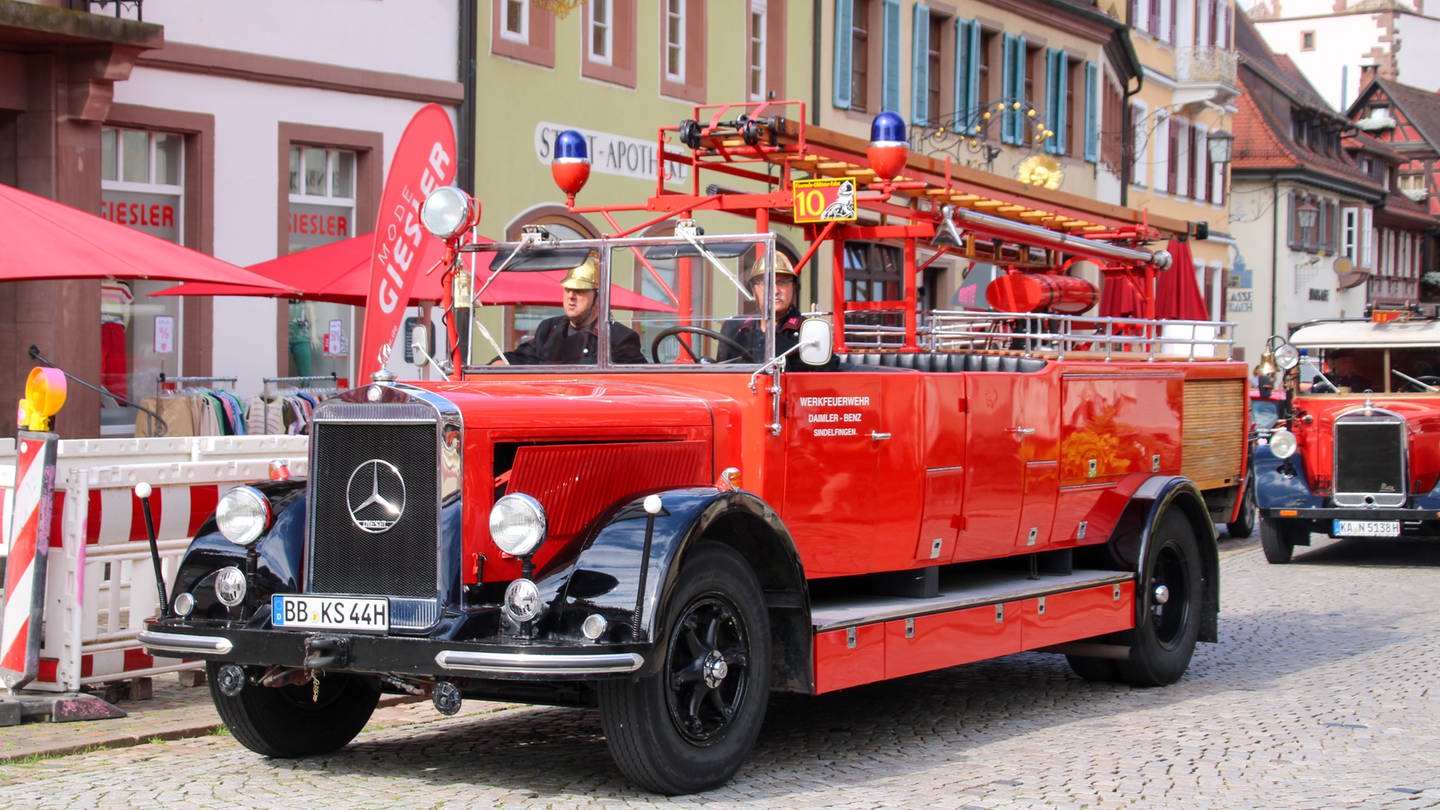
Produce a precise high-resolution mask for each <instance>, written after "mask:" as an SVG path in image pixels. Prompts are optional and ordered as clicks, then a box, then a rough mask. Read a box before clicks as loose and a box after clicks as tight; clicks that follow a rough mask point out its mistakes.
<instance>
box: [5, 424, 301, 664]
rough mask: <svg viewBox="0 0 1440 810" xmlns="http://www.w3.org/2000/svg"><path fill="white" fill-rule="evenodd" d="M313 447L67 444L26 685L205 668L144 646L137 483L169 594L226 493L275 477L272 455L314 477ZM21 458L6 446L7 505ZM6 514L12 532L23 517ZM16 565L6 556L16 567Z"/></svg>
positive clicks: (264, 441)
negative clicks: (40, 621)
mask: <svg viewBox="0 0 1440 810" xmlns="http://www.w3.org/2000/svg"><path fill="white" fill-rule="evenodd" d="M307 446H308V438H307V437H304V436H274V435H256V436H224V437H220V436H211V437H185V438H174V439H91V440H77V441H61V442H60V443H59V448H58V455H57V474H56V480H55V494H54V498H53V509H54V515H55V516H56V518H55V520H53V521H52V525H51V527H50V532H49V548H50V557H49V565H48V570H47V572H46V576H45V591H44V608H43V614H44V629H43V633H42V635H41V650H40V656H39V664H38V674H37V676H36V678H35V680H33V681H32V682H31V683H30V684H29V685H28V688H29V689H40V690H53V691H75V690H77V689H79V688H80V687H81V686H83V685H86V684H95V683H104V682H106V681H116V680H123V679H126V678H133V677H140V676H148V675H153V674H157V673H161V672H169V671H174V670H179V669H187V668H192V667H196V666H199V664H198V663H193V662H184V661H180V660H178V659H167V658H159V659H156V658H153V657H151V656H149V655H147V654H145V653H144V652H143V651H142V650H141V649H140V645H139V644H138V643H137V642H136V640H135V637H136V634H137V633H138V632H139V631H140V630H141V629H143V627H144V621H145V619H146V618H149V617H151V616H154V615H156V613H157V611H158V608H159V605H158V604H157V600H158V597H157V596H156V588H155V574H154V570H153V566H152V565H151V562H150V550H149V544H148V542H147V538H146V534H145V521H144V517H143V514H142V512H141V511H140V510H141V508H142V507H141V503H140V499H139V498H137V497H135V495H134V491H133V490H134V486H135V485H136V484H138V483H140V482H142V481H143V482H145V483H148V484H150V485H151V487H152V488H153V491H152V494H151V496H150V508H151V510H152V515H153V516H154V519H155V534H156V540H157V546H158V548H159V550H160V557H161V562H162V570H163V572H164V576H165V584H166V588H167V590H171V589H173V587H172V586H173V585H174V582H173V578H174V575H175V569H176V566H177V565H178V564H179V561H180V557H181V555H182V554H183V553H184V551H185V548H186V546H187V545H188V544H189V542H190V539H191V538H192V537H193V536H194V534H195V531H196V530H197V529H198V528H199V527H200V525H201V524H202V523H204V521H205V519H206V518H207V517H208V516H209V515H210V513H211V511H213V509H214V506H215V503H216V501H217V500H218V499H219V497H220V494H221V493H223V492H224V491H225V490H227V489H229V488H230V487H233V486H235V485H237V484H241V483H245V482H247V481H256V480H262V479H264V478H266V477H267V475H268V473H269V465H270V462H271V460H273V459H285V460H286V461H287V462H288V463H289V465H290V470H291V471H292V473H293V474H295V475H297V476H303V475H305V474H306V469H307V460H306V448H307ZM15 456H16V453H15V446H14V443H13V442H4V443H0V496H4V497H0V501H4V502H8V500H9V497H8V495H9V493H8V492H6V491H5V490H6V489H7V488H12V487H14V486H15V481H16V479H15V470H16V467H15V464H14V459H15ZM0 519H3V520H4V521H5V523H6V525H7V527H8V524H9V522H10V521H12V520H13V519H14V516H12V515H11V514H9V512H7V513H6V514H5V515H3V516H0ZM7 536H8V534H7ZM18 562H19V561H18V558H17V559H11V560H9V561H8V563H7V570H8V569H9V568H10V567H11V566H14V565H15V564H17V563H18ZM7 579H8V575H7ZM5 598H6V602H7V603H8V602H9V601H10V593H9V592H8V591H7V593H6V595H5Z"/></svg>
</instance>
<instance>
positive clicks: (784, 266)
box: [746, 250, 800, 286]
mask: <svg viewBox="0 0 1440 810" xmlns="http://www.w3.org/2000/svg"><path fill="white" fill-rule="evenodd" d="M768 266H769V265H768V263H767V262H766V261H765V254H763V253H762V254H760V258H758V259H756V260H755V266H754V267H752V268H750V278H748V279H746V283H747V284H750V285H754V284H755V282H757V281H760V280H762V279H764V278H765V270H766V268H767V267H768ZM781 276H789V277H790V278H792V279H794V280H795V284H796V285H797V286H798V285H799V284H800V274H799V273H797V272H795V265H793V264H791V263H790V257H789V256H786V255H785V254H784V253H781V252H780V251H778V250H777V251H775V278H776V279H779V278H780V277H781Z"/></svg>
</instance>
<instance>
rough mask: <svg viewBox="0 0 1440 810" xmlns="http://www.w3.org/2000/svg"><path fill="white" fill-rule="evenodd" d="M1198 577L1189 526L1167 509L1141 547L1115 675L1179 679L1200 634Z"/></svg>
mask: <svg viewBox="0 0 1440 810" xmlns="http://www.w3.org/2000/svg"><path fill="white" fill-rule="evenodd" d="M1204 582H1205V575H1204V569H1203V566H1202V565H1201V563H1200V544H1199V542H1198V541H1197V540H1196V539H1195V529H1194V527H1193V526H1191V525H1190V522H1189V521H1188V520H1186V519H1185V516H1184V515H1182V514H1181V513H1180V512H1178V511H1176V510H1173V509H1172V510H1169V511H1167V512H1166V514H1165V516H1164V517H1163V518H1161V519H1160V522H1159V524H1158V525H1157V526H1156V527H1155V531H1154V532H1153V533H1152V534H1151V536H1150V539H1149V542H1148V543H1147V544H1146V547H1145V559H1144V560H1143V561H1142V565H1141V567H1140V579H1139V582H1138V583H1137V593H1136V594H1135V599H1136V600H1137V601H1138V602H1139V603H1140V610H1139V614H1138V615H1137V617H1136V625H1135V629H1134V630H1132V631H1130V657H1129V658H1128V659H1126V660H1123V661H1117V662H1116V669H1117V670H1118V672H1119V674H1120V677H1121V679H1123V680H1125V681H1126V682H1128V683H1132V684H1135V685H1136V686H1164V685H1166V684H1171V683H1174V682H1175V681H1178V680H1180V676H1182V675H1184V674H1185V670H1186V669H1187V668H1188V667H1189V666H1190V657H1191V656H1192V655H1193V654H1194V653H1195V642H1196V641H1197V640H1198V639H1199V637H1200V620H1201V611H1202V609H1203V605H1204Z"/></svg>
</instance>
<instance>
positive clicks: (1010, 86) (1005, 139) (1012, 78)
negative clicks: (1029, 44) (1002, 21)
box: [1000, 34, 1023, 144]
mask: <svg viewBox="0 0 1440 810" xmlns="http://www.w3.org/2000/svg"><path fill="white" fill-rule="evenodd" d="M1001 50H1002V56H1001V59H1000V69H1001V78H1000V101H1001V103H1003V104H1004V105H1005V108H1004V109H1003V110H1002V111H1001V113H1000V142H1001V143H1010V144H1013V143H1019V142H1020V135H1019V132H1018V130H1019V123H1020V122H1019V121H1018V120H1016V118H1015V116H1013V115H1011V112H1012V110H1011V109H1010V102H1011V100H1013V99H1014V98H1016V97H1017V96H1018V95H1019V94H1020V93H1019V90H1018V89H1017V88H1019V87H1022V86H1023V84H1022V83H1021V81H1020V79H1019V77H1018V76H1017V75H1016V73H1015V51H1016V50H1018V48H1017V43H1016V37H1015V35H1014V34H1006V35H1005V38H1004V40H1003V41H1002V45H1001Z"/></svg>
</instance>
